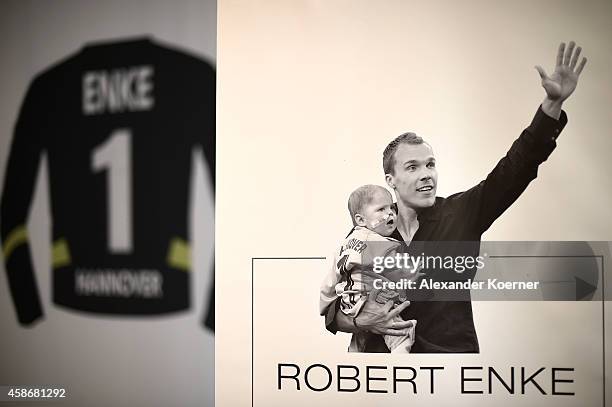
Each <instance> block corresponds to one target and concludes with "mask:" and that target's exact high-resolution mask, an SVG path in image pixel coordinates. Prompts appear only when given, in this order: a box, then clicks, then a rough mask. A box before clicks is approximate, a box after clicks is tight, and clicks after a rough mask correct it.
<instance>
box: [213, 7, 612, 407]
mask: <svg viewBox="0 0 612 407" xmlns="http://www.w3.org/2000/svg"><path fill="white" fill-rule="evenodd" d="M611 13H612V8H611V7H610V5H608V4H606V3H604V2H597V1H592V2H588V3H587V4H581V5H578V4H572V3H558V2H552V1H551V2H544V3H538V4H532V3H529V4H527V3H525V2H519V3H513V4H509V3H490V2H481V1H470V2H467V3H462V4H461V5H459V4H457V3H454V2H449V1H442V2H435V3H427V4H423V3H417V2H410V1H408V2H395V1H386V2H377V4H376V5H373V4H371V3H368V2H351V4H350V6H349V5H348V4H346V3H342V2H331V3H323V2H310V1H303V2H292V3H283V4H280V3H274V4H261V3H257V4H248V3H244V2H222V3H220V5H219V48H220V54H219V59H218V66H219V82H218V85H219V87H218V108H219V110H218V112H219V113H218V117H217V118H218V122H217V125H218V130H217V132H218V139H217V151H218V157H217V162H218V167H217V176H218V177H220V178H222V179H224V180H226V181H227V182H226V183H224V184H223V185H218V186H217V212H216V216H217V225H222V226H221V227H218V229H217V268H218V269H225V270H229V269H231V270H233V274H232V275H231V276H229V275H224V276H220V277H219V278H218V280H217V298H218V305H219V307H218V309H217V320H218V321H220V322H219V324H218V328H217V331H216V335H217V339H218V342H217V350H216V351H217V371H218V372H219V370H221V371H223V372H224V371H225V370H226V369H227V370H228V371H229V370H230V369H231V370H232V371H233V372H235V371H236V369H239V370H241V371H250V375H245V376H241V375H236V374H223V373H221V374H220V375H218V376H217V400H218V402H221V403H228V404H232V405H253V406H257V405H266V406H276V405H278V406H281V405H287V404H291V405H296V406H300V405H311V404H312V403H338V402H342V403H350V404H352V405H371V404H372V403H375V404H384V405H406V404H412V405H432V404H435V405H440V406H450V405H453V406H455V405H470V406H489V405H493V404H494V405H501V406H533V405H541V406H547V405H550V406H552V405H554V406H574V405H577V404H580V405H593V406H597V405H605V393H606V392H605V390H606V383H607V382H608V379H607V377H605V374H606V372H605V370H606V365H607V361H608V359H607V358H608V356H607V355H608V354H609V352H606V338H607V337H609V335H608V336H605V334H606V329H605V328H607V327H609V325H610V319H609V316H608V315H609V312H606V311H607V308H608V307H607V304H606V303H605V301H604V299H605V297H606V295H605V294H606V287H607V286H606V285H605V276H606V274H605V273H606V271H605V269H606V267H604V266H605V264H604V262H605V261H606V259H609V258H610V245H609V243H608V241H609V240H610V230H612V229H611V226H612V224H611V223H610V221H609V219H610V218H609V217H608V216H607V215H606V213H607V209H606V208H608V207H609V205H610V204H612V189H611V188H610V187H611V186H612V184H611V183H610V180H609V175H608V174H610V173H612V167H611V166H610V160H609V159H608V158H607V155H608V153H609V151H610V149H611V147H612V142H611V141H610V139H609V138H608V137H607V136H606V134H607V130H606V129H607V128H608V127H609V126H610V124H611V123H610V118H609V114H608V113H607V109H606V107H605V106H608V105H609V104H610V102H611V101H612V100H610V92H609V90H610V85H611V84H612V81H611V80H610V78H609V75H608V74H607V73H606V72H607V68H606V67H607V66H609V65H610V62H612V61H611V60H610V57H609V56H608V53H607V51H606V48H607V45H606V40H605V38H607V37H609V35H610V34H611V32H610V28H609V27H608V24H607V23H606V19H607V18H608V17H609V16H611V15H612V14H611ZM606 16H607V17H606ZM245 210H246V211H248V212H245ZM246 219H248V227H247V228H246V229H245V228H244V224H245V220H246ZM238 230H248V231H249V232H255V233H256V234H257V237H256V238H252V237H251V236H249V237H247V238H243V239H240V238H237V236H238V234H237V231H238ZM250 234H251V233H249V235H250ZM415 287H416V288H415ZM236 298H243V299H244V300H245V303H244V304H243V305H244V307H243V308H242V309H241V311H242V312H239V313H238V314H236V312H235V311H234V309H235V299H236ZM249 300H250V303H249ZM223 321H227V323H224V322H223ZM230 321H231V324H230ZM237 325H238V326H240V327H242V328H244V329H246V330H247V335H248V334H250V335H251V338H250V343H246V344H245V343H244V340H243V336H242V335H236V333H235V327H236V326H237ZM247 337H248V336H247ZM236 387H246V388H250V389H251V392H250V394H249V393H246V394H243V393H237V392H235V391H233V389H235V388H236Z"/></svg>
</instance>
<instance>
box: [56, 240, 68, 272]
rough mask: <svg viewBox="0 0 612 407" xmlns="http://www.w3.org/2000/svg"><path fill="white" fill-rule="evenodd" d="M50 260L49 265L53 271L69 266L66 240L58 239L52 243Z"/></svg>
mask: <svg viewBox="0 0 612 407" xmlns="http://www.w3.org/2000/svg"><path fill="white" fill-rule="evenodd" d="M51 258H52V260H51V264H52V265H53V268H54V269H57V268H60V267H64V266H68V265H70V263H71V262H72V258H71V257H70V248H69V247H68V241H66V239H63V238H62V239H58V240H56V241H55V242H54V243H53V250H52V255H51Z"/></svg>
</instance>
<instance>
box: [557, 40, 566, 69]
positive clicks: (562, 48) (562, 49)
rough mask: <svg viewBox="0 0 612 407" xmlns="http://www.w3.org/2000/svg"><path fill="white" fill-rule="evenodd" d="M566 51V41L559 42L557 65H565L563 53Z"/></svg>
mask: <svg viewBox="0 0 612 407" xmlns="http://www.w3.org/2000/svg"><path fill="white" fill-rule="evenodd" d="M564 52H565V43H564V42H562V43H561V44H559V50H558V51H557V66H561V65H563V53H564Z"/></svg>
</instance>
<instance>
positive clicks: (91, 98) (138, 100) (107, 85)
mask: <svg viewBox="0 0 612 407" xmlns="http://www.w3.org/2000/svg"><path fill="white" fill-rule="evenodd" d="M153 73H154V71H153V67H152V66H150V65H143V66H133V67H128V68H117V69H113V70H109V71H104V70H98V71H88V72H85V74H84V75H83V81H82V84H83V87H82V95H83V98H82V101H83V105H82V107H83V114H85V115H96V114H104V113H122V112H138V111H145V110H150V109H152V108H153V106H154V104H155V99H154V97H153V88H154V86H153Z"/></svg>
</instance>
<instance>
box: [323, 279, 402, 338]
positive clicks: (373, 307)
mask: <svg viewBox="0 0 612 407" xmlns="http://www.w3.org/2000/svg"><path fill="white" fill-rule="evenodd" d="M378 291H379V290H372V291H371V292H370V294H369V296H368V299H367V300H366V302H365V303H364V304H363V307H362V308H361V311H360V312H359V315H357V316H356V317H355V318H352V317H350V316H348V315H346V314H344V313H343V312H342V311H341V310H340V307H338V301H336V303H334V304H331V305H330V307H329V308H328V310H327V315H326V318H325V325H326V328H327V329H328V330H329V331H331V332H333V333H336V332H337V331H342V332H349V333H356V332H360V331H369V332H372V333H375V334H379V335H392V336H404V335H406V334H408V333H409V329H410V328H411V327H412V322H411V321H393V319H394V318H395V317H396V316H398V315H400V314H401V312H402V311H403V310H405V309H406V308H408V306H409V305H410V301H406V302H403V303H401V304H400V305H398V306H397V307H396V308H393V301H392V300H390V301H387V303H386V304H380V303H378V302H376V300H375V297H376V295H377V292H378ZM392 308H393V309H392Z"/></svg>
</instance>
